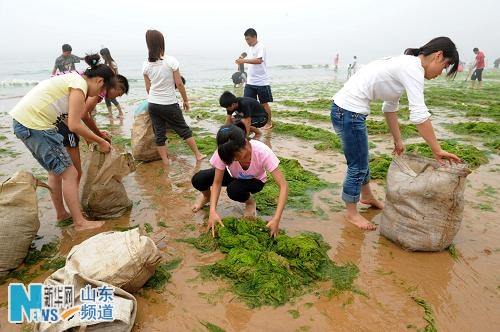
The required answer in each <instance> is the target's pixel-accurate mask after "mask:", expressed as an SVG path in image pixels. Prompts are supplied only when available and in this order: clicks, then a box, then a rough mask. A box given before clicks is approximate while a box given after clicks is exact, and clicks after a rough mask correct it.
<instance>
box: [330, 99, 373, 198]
mask: <svg viewBox="0 0 500 332" xmlns="http://www.w3.org/2000/svg"><path fill="white" fill-rule="evenodd" d="M330 117H331V119H332V124H333V129H334V130H335V132H336V133H337V135H339V137H340V140H341V141H342V147H343V149H344V155H345V159H346V161H347V173H346V176H345V180H344V185H343V188H342V200H343V201H344V202H346V203H357V202H359V196H360V193H361V186H362V185H364V184H367V183H368V182H369V181H370V167H369V163H368V161H369V160H368V132H367V130H366V122H365V121H366V115H364V114H360V113H354V112H349V111H348V110H345V109H343V108H341V107H339V106H337V105H336V104H335V103H333V105H332V110H331V113H330Z"/></svg>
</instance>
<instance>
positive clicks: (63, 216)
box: [57, 211, 71, 222]
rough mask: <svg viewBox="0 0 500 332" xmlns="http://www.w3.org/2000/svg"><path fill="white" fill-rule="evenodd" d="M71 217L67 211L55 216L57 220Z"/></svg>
mask: <svg viewBox="0 0 500 332" xmlns="http://www.w3.org/2000/svg"><path fill="white" fill-rule="evenodd" d="M67 219H71V214H70V213H69V212H68V211H64V214H63V215H60V216H57V222H60V221H64V220H67Z"/></svg>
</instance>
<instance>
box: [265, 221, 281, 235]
mask: <svg viewBox="0 0 500 332" xmlns="http://www.w3.org/2000/svg"><path fill="white" fill-rule="evenodd" d="M266 226H267V227H268V228H269V235H271V236H272V237H276V235H278V232H279V230H280V221H279V219H278V218H276V217H273V218H271V220H269V222H268V223H267V224H266Z"/></svg>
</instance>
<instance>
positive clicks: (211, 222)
mask: <svg viewBox="0 0 500 332" xmlns="http://www.w3.org/2000/svg"><path fill="white" fill-rule="evenodd" d="M216 141H217V150H216V151H215V152H214V154H213V156H212V158H211V159H210V164H211V165H212V168H210V169H206V170H201V171H199V172H198V173H196V174H195V175H194V176H193V178H192V179H191V183H192V184H193V187H194V188H196V189H197V190H199V191H200V192H201V195H200V197H199V198H198V200H197V202H196V203H195V204H194V206H193V212H197V211H199V210H200V209H202V208H203V207H204V206H205V205H206V204H208V203H210V216H209V218H208V230H211V231H212V235H213V236H215V225H216V224H217V223H218V224H220V225H222V220H221V218H220V216H219V215H218V214H217V203H218V202H219V196H220V191H221V187H227V195H228V196H229V198H230V199H232V200H233V201H236V202H241V203H245V211H244V216H245V217H246V218H255V215H256V207H257V204H256V202H255V199H254V198H253V196H252V195H254V194H256V193H258V192H260V191H261V190H262V189H263V188H264V186H265V184H266V180H267V175H266V172H267V173H270V174H271V175H272V177H273V179H274V181H275V182H276V183H277V184H278V187H279V194H278V204H277V206H276V212H275V213H274V216H273V217H272V218H271V220H270V221H269V222H268V223H267V227H268V228H269V233H270V235H271V236H273V237H275V236H276V235H277V234H278V232H279V224H280V220H281V216H282V214H283V209H284V208H285V204H286V201H287V198H288V184H287V182H286V180H285V177H284V176H283V173H282V172H281V170H280V169H279V163H280V161H279V159H278V157H276V155H275V154H274V152H273V151H272V150H271V149H270V148H269V147H268V146H267V145H265V144H264V143H262V142H260V141H258V140H251V141H249V140H248V139H247V137H246V135H245V132H244V131H243V129H241V128H240V127H237V126H235V125H233V124H229V125H224V126H222V127H221V128H220V129H219V131H218V133H217V138H216Z"/></svg>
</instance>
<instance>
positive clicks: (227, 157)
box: [216, 124, 247, 165]
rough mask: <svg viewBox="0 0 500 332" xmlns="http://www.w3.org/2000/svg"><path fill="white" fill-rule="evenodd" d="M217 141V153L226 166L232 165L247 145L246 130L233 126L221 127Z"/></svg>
mask: <svg viewBox="0 0 500 332" xmlns="http://www.w3.org/2000/svg"><path fill="white" fill-rule="evenodd" d="M216 141H217V153H218V154H219V157H220V159H221V160H222V161H223V162H224V163H225V164H226V165H230V164H231V163H232V162H233V161H234V156H235V155H236V153H237V152H238V151H240V150H241V149H243V148H244V147H245V145H246V144H247V139H246V136H245V132H244V130H243V129H241V128H240V127H238V126H235V125H233V124H229V125H224V126H222V127H220V129H219V131H218V132H217V138H216Z"/></svg>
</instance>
